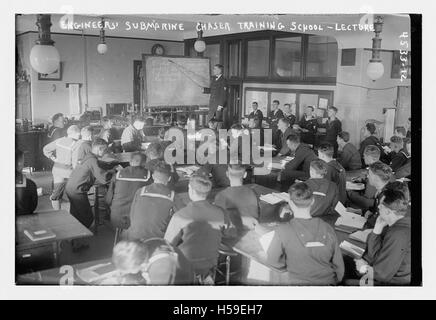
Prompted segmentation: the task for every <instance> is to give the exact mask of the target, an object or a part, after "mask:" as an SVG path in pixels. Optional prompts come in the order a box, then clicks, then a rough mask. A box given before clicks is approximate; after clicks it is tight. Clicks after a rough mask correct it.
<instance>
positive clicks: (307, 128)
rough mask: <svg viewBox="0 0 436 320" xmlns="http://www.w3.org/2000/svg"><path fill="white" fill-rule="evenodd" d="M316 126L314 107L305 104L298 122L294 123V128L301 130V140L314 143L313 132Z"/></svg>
mask: <svg viewBox="0 0 436 320" xmlns="http://www.w3.org/2000/svg"><path fill="white" fill-rule="evenodd" d="M317 127H318V120H317V119H316V117H315V114H314V108H313V107H312V106H307V107H306V110H305V112H304V115H303V116H302V117H301V120H300V122H298V124H295V125H294V129H297V130H299V131H300V132H301V141H302V142H304V143H307V144H311V145H315V134H316V130H317Z"/></svg>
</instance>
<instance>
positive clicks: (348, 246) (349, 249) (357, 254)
mask: <svg viewBox="0 0 436 320" xmlns="http://www.w3.org/2000/svg"><path fill="white" fill-rule="evenodd" d="M339 248H341V249H342V250H344V252H345V253H346V254H348V255H349V256H351V257H353V258H355V259H360V258H362V256H363V254H364V253H365V250H364V249H362V248H360V247H358V246H356V245H354V244H352V243H350V242H348V241H346V240H344V241H342V242H341V243H340V244H339Z"/></svg>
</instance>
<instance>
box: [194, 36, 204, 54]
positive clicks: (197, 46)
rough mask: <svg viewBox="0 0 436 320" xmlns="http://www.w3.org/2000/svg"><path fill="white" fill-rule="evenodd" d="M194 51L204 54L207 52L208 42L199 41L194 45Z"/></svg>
mask: <svg viewBox="0 0 436 320" xmlns="http://www.w3.org/2000/svg"><path fill="white" fill-rule="evenodd" d="M194 50H195V51H197V52H198V53H202V52H204V51H205V50H206V42H204V40H200V39H197V40H195V43H194Z"/></svg>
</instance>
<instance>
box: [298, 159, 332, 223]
mask: <svg viewBox="0 0 436 320" xmlns="http://www.w3.org/2000/svg"><path fill="white" fill-rule="evenodd" d="M327 170H328V169H327V164H326V163H325V161H323V160H313V161H312V162H311V163H310V179H308V180H306V184H307V185H308V186H309V188H310V190H312V193H313V198H314V199H315V202H314V203H313V205H312V207H311V209H310V214H311V215H312V217H319V216H324V215H327V214H331V213H333V212H334V208H335V206H336V204H337V203H338V201H339V191H338V186H337V185H336V184H335V183H333V182H332V181H330V180H327V179H326V178H325V177H326V175H327Z"/></svg>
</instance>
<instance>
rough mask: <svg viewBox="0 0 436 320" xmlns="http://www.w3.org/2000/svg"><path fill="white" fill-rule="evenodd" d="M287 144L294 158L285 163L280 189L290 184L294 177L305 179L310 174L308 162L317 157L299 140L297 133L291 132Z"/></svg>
mask: <svg viewBox="0 0 436 320" xmlns="http://www.w3.org/2000/svg"><path fill="white" fill-rule="evenodd" d="M286 143H287V146H288V148H289V149H290V151H291V155H293V156H294V159H292V160H291V161H289V162H288V163H286V164H285V167H284V169H283V170H282V173H281V185H282V190H286V189H287V188H289V186H290V185H292V184H293V183H294V181H295V179H300V180H306V179H308V178H309V176H310V172H309V171H310V163H311V162H312V160H315V159H317V156H316V155H315V153H314V152H313V150H312V149H311V148H310V147H309V146H308V145H307V144H305V143H301V142H300V135H299V134H298V133H291V134H290V135H289V136H288V138H287V140H286Z"/></svg>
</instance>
